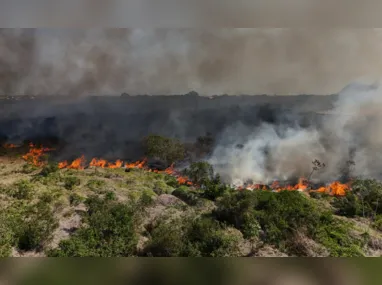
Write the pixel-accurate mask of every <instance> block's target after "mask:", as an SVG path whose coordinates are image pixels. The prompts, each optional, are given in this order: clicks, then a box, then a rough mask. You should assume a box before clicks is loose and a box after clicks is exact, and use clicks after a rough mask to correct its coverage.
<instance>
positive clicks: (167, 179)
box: [164, 175, 179, 188]
mask: <svg viewBox="0 0 382 285" xmlns="http://www.w3.org/2000/svg"><path fill="white" fill-rule="evenodd" d="M164 181H165V182H166V184H167V185H168V186H170V187H173V188H176V187H178V185H179V182H178V180H176V178H175V177H174V176H170V175H166V176H165V177H164Z"/></svg>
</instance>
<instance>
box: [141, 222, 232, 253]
mask: <svg viewBox="0 0 382 285" xmlns="http://www.w3.org/2000/svg"><path fill="white" fill-rule="evenodd" d="M150 236H151V239H150V241H149V243H148V245H147V246H146V247H145V250H144V255H146V256H156V257H176V256H180V257H198V256H202V257H223V256H236V255H238V248H237V244H238V237H237V236H235V235H234V234H232V233H229V232H228V231H227V230H226V228H225V227H224V226H222V225H221V224H220V223H218V222H217V221H215V220H213V219H210V218H206V217H199V218H196V219H191V218H179V219H176V220H172V221H170V222H169V221H161V222H160V223H159V225H157V226H156V227H155V228H154V229H153V230H152V231H151V233H150Z"/></svg>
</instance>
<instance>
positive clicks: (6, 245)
mask: <svg viewBox="0 0 382 285" xmlns="http://www.w3.org/2000/svg"><path fill="white" fill-rule="evenodd" d="M13 242H14V232H13V230H12V228H11V226H10V224H9V220H8V219H7V217H6V215H5V213H4V212H2V213H0V257H8V256H9V255H10V254H11V249H12V245H13Z"/></svg>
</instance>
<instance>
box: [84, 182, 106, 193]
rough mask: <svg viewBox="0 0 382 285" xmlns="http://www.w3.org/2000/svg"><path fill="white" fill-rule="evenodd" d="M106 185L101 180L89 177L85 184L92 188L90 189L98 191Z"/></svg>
mask: <svg viewBox="0 0 382 285" xmlns="http://www.w3.org/2000/svg"><path fill="white" fill-rule="evenodd" d="M105 185H106V182H105V181H103V180H96V179H91V180H89V181H88V183H87V184H86V186H87V187H88V188H89V189H90V190H92V191H99V190H101V189H102V187H104V186H105Z"/></svg>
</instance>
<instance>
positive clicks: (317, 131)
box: [210, 83, 382, 185]
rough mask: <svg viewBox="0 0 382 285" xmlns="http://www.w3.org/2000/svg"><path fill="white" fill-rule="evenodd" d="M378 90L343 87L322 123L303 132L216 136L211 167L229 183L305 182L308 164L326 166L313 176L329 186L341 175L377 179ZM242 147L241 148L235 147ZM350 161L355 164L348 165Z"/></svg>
mask: <svg viewBox="0 0 382 285" xmlns="http://www.w3.org/2000/svg"><path fill="white" fill-rule="evenodd" d="M381 98H382V89H381V87H379V86H377V85H374V86H373V85H363V84H359V83H355V84H351V85H349V86H347V87H346V88H344V89H343V90H342V91H341V92H340V94H339V97H338V100H337V101H336V102H335V108H334V109H333V110H331V111H330V112H327V114H326V115H325V117H324V118H323V121H322V124H320V125H314V124H312V125H310V126H309V127H307V128H301V127H299V126H297V125H295V126H293V125H291V124H289V125H283V124H269V123H262V124H260V125H259V126H257V127H254V128H251V129H248V127H244V128H240V126H239V127H238V126H237V125H233V126H231V128H229V129H227V130H226V131H225V132H224V133H223V134H222V136H221V137H220V142H219V143H218V146H217V147H216V148H215V150H214V153H213V154H212V157H211V158H210V162H211V163H212V164H213V165H214V166H215V168H216V170H217V171H218V172H219V173H221V174H222V175H223V177H225V178H226V179H228V181H230V182H232V183H233V184H238V185H242V184H243V182H246V181H250V180H251V181H255V182H268V183H269V182H272V181H274V180H288V179H294V178H296V177H305V178H307V177H308V176H309V175H310V172H311V171H312V167H313V165H312V161H313V160H315V159H318V160H319V161H321V162H322V163H324V164H325V165H326V166H325V167H324V168H321V169H319V170H317V171H316V172H315V173H314V175H313V176H312V177H311V178H312V180H313V181H314V180H316V181H332V180H335V179H339V178H341V177H342V176H343V175H344V174H347V175H349V174H350V173H349V171H350V172H351V175H355V176H363V177H368V178H381V177H382V175H381V174H382V173H381V170H380V169H381V167H382V162H381V161H382V136H381V135H380V131H379V130H380V129H381V126H382V116H381V112H380V110H382V99H381ZM238 144H241V147H237V145H238ZM349 161H352V162H354V163H355V165H350V166H349V165H348V162H349Z"/></svg>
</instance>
